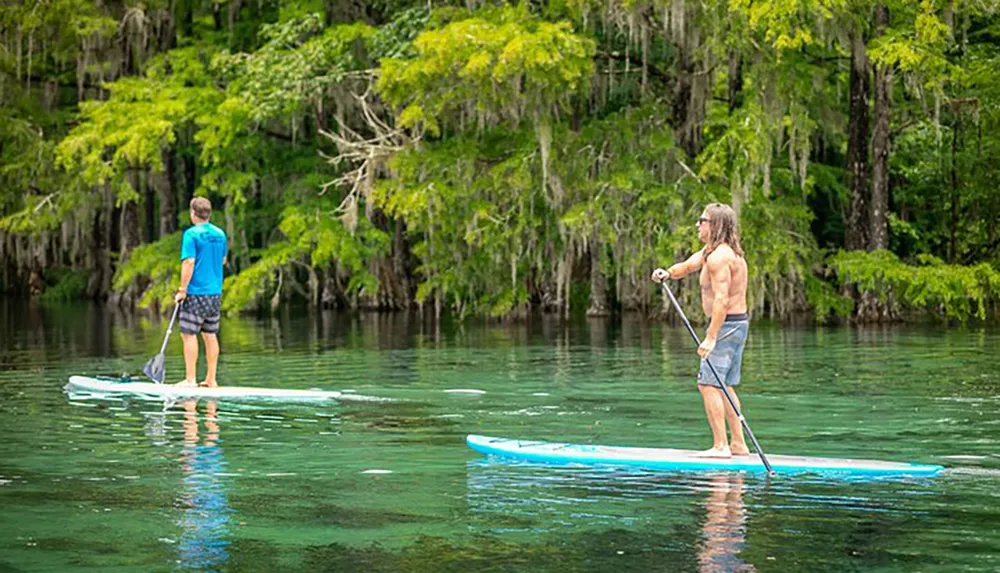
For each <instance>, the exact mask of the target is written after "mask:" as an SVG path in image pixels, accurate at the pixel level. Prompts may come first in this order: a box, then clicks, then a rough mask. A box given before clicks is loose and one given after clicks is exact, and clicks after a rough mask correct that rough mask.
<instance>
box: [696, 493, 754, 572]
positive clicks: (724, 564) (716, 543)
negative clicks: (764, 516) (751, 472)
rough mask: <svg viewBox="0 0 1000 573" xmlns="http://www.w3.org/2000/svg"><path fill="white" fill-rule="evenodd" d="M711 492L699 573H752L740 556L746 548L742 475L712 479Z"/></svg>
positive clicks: (703, 532) (707, 504)
mask: <svg viewBox="0 0 1000 573" xmlns="http://www.w3.org/2000/svg"><path fill="white" fill-rule="evenodd" d="M711 488H712V489H711V492H710V493H709V496H708V498H707V499H706V500H705V513H706V516H705V524H704V526H703V527H702V543H701V550H700V551H699V553H698V570H699V571H701V572H703V573H721V572H730V571H755V570H756V569H754V566H753V565H751V564H749V563H745V562H744V561H743V559H742V557H741V556H740V553H741V552H742V551H743V548H744V546H745V545H746V519H747V516H746V508H745V506H744V505H743V492H744V485H743V476H742V475H741V474H719V475H715V476H712V478H711Z"/></svg>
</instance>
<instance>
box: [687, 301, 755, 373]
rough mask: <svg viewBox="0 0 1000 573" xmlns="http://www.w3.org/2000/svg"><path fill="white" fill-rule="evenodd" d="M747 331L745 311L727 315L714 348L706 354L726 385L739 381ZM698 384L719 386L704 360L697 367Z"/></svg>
mask: <svg viewBox="0 0 1000 573" xmlns="http://www.w3.org/2000/svg"><path fill="white" fill-rule="evenodd" d="M749 332H750V317H749V316H748V315H747V314H746V313H743V314H730V315H727V316H726V321H725V322H724V323H723V324H722V329H721V330H719V336H718V338H717V339H716V342H715V348H714V349H713V350H712V353H711V354H709V355H708V360H709V361H711V363H712V366H713V367H714V368H715V371H716V372H718V374H719V378H721V379H722V381H723V382H725V383H726V386H737V385H738V384H739V383H740V374H741V372H742V366H743V348H744V347H745V346H746V344H747V334H748V333H749ZM698 384H704V385H705V386H715V387H716V388H720V387H721V386H720V385H719V382H718V380H716V379H715V375H714V374H712V370H711V368H709V367H708V362H706V361H705V360H702V361H701V367H700V368H699V369H698Z"/></svg>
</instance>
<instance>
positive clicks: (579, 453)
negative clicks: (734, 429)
mask: <svg viewBox="0 0 1000 573" xmlns="http://www.w3.org/2000/svg"><path fill="white" fill-rule="evenodd" d="M465 442H466V443H467V444H468V445H469V447H470V448H472V449H473V450H476V451H477V452H479V453H482V454H486V455H493V456H498V457H503V458H510V459H517V460H524V461H531V462H544V463H552V464H564V465H565V464H588V465H596V464H603V465H612V466H631V467H638V468H644V469H654V470H694V471H706V470H735V471H753V472H764V471H766V469H765V468H764V464H763V463H761V461H760V457H759V456H757V455H756V454H752V455H748V456H733V457H731V458H725V459H721V458H702V457H698V456H696V454H697V453H698V452H696V451H693V450H675V449H664V448H627V447H616V446H593V445H586V444H562V443H553V442H534V441H527V440H510V439H506V438H491V437H489V436H476V435H469V436H466V438H465ZM767 459H768V461H769V462H771V466H772V467H773V468H774V470H775V471H777V472H781V473H793V472H814V473H824V474H826V473H838V474H849V475H894V474H896V475H924V476H926V475H934V474H936V473H938V472H939V471H941V470H942V469H944V468H943V467H942V466H937V465H928V464H911V463H902V462H881V461H875V460H852V459H839V458H812V457H805V456H781V455H771V454H768V456H767Z"/></svg>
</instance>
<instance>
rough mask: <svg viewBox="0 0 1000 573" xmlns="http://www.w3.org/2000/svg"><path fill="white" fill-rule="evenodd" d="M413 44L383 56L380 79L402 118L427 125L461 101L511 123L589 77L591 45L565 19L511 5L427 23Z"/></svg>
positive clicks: (538, 112) (564, 96)
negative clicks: (411, 51)
mask: <svg viewBox="0 0 1000 573" xmlns="http://www.w3.org/2000/svg"><path fill="white" fill-rule="evenodd" d="M414 47H415V49H416V52H417V54H418V55H417V56H416V57H415V58H410V59H393V58H389V59H385V60H383V61H382V63H381V74H380V76H379V81H378V85H377V87H378V90H379V93H380V94H381V95H382V96H383V97H384V98H385V99H386V101H387V102H388V103H389V104H390V105H392V106H393V107H395V108H397V109H400V110H401V112H400V114H399V122H400V124H401V125H403V126H406V127H417V126H423V127H425V128H426V129H428V130H429V132H430V133H440V129H441V122H442V120H443V119H445V118H444V117H443V116H445V115H448V114H451V113H454V112H457V111H460V110H462V109H464V108H465V107H466V106H474V108H475V110H476V112H477V113H478V114H480V115H481V116H482V117H484V118H487V117H491V116H495V117H502V118H506V119H508V120H511V121H513V122H514V123H515V124H516V123H517V121H518V120H519V119H520V118H521V117H522V116H524V115H529V114H532V115H534V116H536V117H542V116H545V117H547V116H548V115H549V113H550V112H551V110H552V108H553V106H557V105H562V106H565V105H567V104H568V103H569V97H570V96H572V95H573V94H574V93H577V92H578V90H580V89H581V88H583V87H585V86H586V85H587V82H588V79H589V77H590V74H591V72H592V70H593V61H592V59H591V58H592V56H593V53H594V49H595V46H594V42H593V41H592V40H590V39H588V38H584V37H580V36H578V35H576V34H574V33H573V32H572V31H571V26H570V25H569V23H567V22H559V23H550V22H545V21H541V20H538V19H536V18H533V17H531V16H530V14H528V13H527V11H526V10H525V9H524V8H509V7H508V8H503V9H501V10H496V11H492V12H490V11H486V12H485V13H484V14H483V17H481V18H469V19H466V20H461V21H457V22H452V23H450V24H448V25H446V26H444V27H443V28H441V29H439V30H430V31H426V32H424V33H422V34H420V36H418V37H417V39H416V41H415V42H414Z"/></svg>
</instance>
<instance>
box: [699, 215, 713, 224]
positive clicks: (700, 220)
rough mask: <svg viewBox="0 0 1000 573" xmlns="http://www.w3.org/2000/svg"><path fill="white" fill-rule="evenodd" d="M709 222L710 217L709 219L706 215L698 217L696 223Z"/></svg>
mask: <svg viewBox="0 0 1000 573" xmlns="http://www.w3.org/2000/svg"><path fill="white" fill-rule="evenodd" d="M711 222H712V220H711V219H709V218H706V217H698V223H697V224H698V225H701V224H702V223H711Z"/></svg>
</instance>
